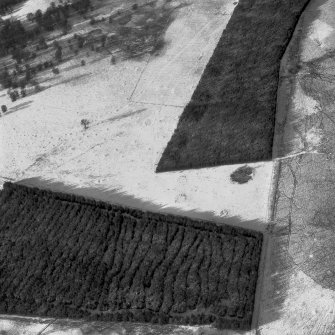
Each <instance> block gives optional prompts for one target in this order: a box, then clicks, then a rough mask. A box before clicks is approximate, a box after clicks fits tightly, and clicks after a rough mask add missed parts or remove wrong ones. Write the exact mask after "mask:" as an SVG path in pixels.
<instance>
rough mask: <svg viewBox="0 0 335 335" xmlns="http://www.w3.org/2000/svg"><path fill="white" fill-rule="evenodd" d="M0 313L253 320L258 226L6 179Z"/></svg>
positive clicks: (0, 205) (232, 323) (1, 207)
mask: <svg viewBox="0 0 335 335" xmlns="http://www.w3.org/2000/svg"><path fill="white" fill-rule="evenodd" d="M0 240H1V244H0V313H11V314H13V313H15V314H21V315H37V316H53V317H71V318H81V317H84V318H88V319H95V320H115V321H140V322H160V323H180V324H204V323H215V324H216V325H217V326H219V327H229V328H237V329H246V328H250V326H251V319H252V312H253V305H254V297H255V290H256V282H257V274H258V266H259V260H260V253H261V245H262V234H261V233H258V232H253V231H249V230H245V229H241V228H234V227H230V226H227V225H223V226H217V225H215V224H214V223H210V222H206V221H194V220H191V219H189V218H186V217H179V216H173V215H163V214H158V213H151V212H143V211H140V210H136V209H130V208H125V207H121V206H114V205H111V204H107V203H103V202H97V201H95V200H89V199H85V198H82V197H78V196H74V195H66V194H61V193H54V192H51V191H46V190H39V189H37V188H29V187H26V186H22V185H17V184H12V183H5V184H4V189H3V190H2V191H1V193H0Z"/></svg>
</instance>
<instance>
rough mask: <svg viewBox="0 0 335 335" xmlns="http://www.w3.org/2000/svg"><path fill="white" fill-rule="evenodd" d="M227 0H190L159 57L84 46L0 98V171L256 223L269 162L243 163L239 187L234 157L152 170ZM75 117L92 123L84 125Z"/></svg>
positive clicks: (217, 31) (262, 210)
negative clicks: (36, 85) (27, 88)
mask: <svg viewBox="0 0 335 335" xmlns="http://www.w3.org/2000/svg"><path fill="white" fill-rule="evenodd" d="M233 2H234V1H233V0H231V1H225V2H222V1H216V2H215V1H207V2H206V1H200V0H196V1H195V0H194V1H189V2H188V6H185V7H183V8H181V9H179V10H178V11H177V12H176V14H175V18H174V20H173V21H172V22H171V23H170V24H169V26H168V28H167V30H166V33H165V35H164V39H165V42H166V48H165V49H164V50H163V52H162V53H161V54H160V55H158V56H149V55H147V56H146V57H144V59H139V60H136V59H126V60H119V61H117V63H116V64H115V65H114V66H111V64H110V59H109V58H105V57H101V58H100V56H99V54H96V53H92V52H90V55H89V56H86V55H85V56H84V55H83V57H84V59H85V60H86V66H85V67H82V66H80V61H79V60H76V59H73V60H71V61H69V62H66V63H63V64H61V65H60V66H59V69H60V74H59V75H57V76H55V75H54V74H53V73H52V72H51V71H50V73H48V72H46V73H45V74H44V75H43V81H42V82H41V87H42V89H43V90H42V91H41V92H40V93H38V94H33V95H29V96H27V97H25V98H21V99H20V100H17V101H16V102H14V103H13V102H11V101H10V100H9V99H8V97H7V96H5V95H3V96H2V97H0V102H1V104H2V103H4V104H6V105H7V106H8V112H7V113H6V115H5V116H4V117H2V118H0V142H1V143H2V145H1V148H2V150H0V176H3V177H9V178H12V179H14V180H22V179H29V178H35V177H39V178H40V179H43V180H45V181H51V182H52V181H53V182H61V183H63V184H65V185H69V186H70V187H71V188H72V192H76V188H86V189H91V188H94V189H99V190H101V191H106V192H107V191H115V192H117V193H118V194H119V195H120V199H121V198H122V197H121V195H127V196H131V197H135V198H136V199H139V200H142V201H146V202H150V203H151V204H152V205H153V206H159V207H160V208H161V209H166V210H167V211H168V210H169V211H170V212H171V211H172V212H174V211H175V210H176V209H177V210H181V211H187V212H188V213H191V214H192V213H195V214H194V215H199V216H200V217H201V218H202V219H211V220H215V221H218V222H222V221H223V220H227V219H228V220H229V222H234V223H237V224H243V225H244V226H245V227H248V226H250V227H254V226H255V225H262V224H261V222H262V221H265V220H266V217H267V202H268V197H269V190H270V180H271V177H272V174H271V173H272V162H265V163H264V162H259V163H254V164H250V166H252V167H253V168H254V173H253V176H252V180H250V181H249V182H248V183H246V184H243V185H239V184H234V183H232V182H231V181H230V174H231V173H233V172H234V170H236V169H237V168H238V167H239V165H237V166H226V167H217V168H212V169H202V170H201V171H200V170H199V171H195V170H194V171H183V172H178V173H169V174H165V175H157V174H155V169H156V165H157V162H158V160H159V158H160V156H161V154H162V151H163V150H164V147H165V145H166V143H167V141H168V139H169V138H170V137H171V134H172V132H173V130H174V129H175V127H176V125H177V121H178V117H179V116H180V115H181V113H182V110H183V106H184V105H185V104H186V103H187V101H189V99H190V97H191V95H192V92H193V90H194V88H195V87H196V84H197V82H198V80H199V78H200V76H201V73H202V70H203V69H204V67H205V66H206V64H207V62H208V60H209V58H210V56H211V53H212V51H213V49H214V47H215V45H216V43H217V41H218V39H219V37H220V35H221V33H222V30H223V29H224V27H225V25H226V23H227V22H228V20H229V16H230V14H231V13H232V10H233V9H234V5H233ZM200 46H205V47H201V48H200ZM150 83H152V85H149V84H150ZM4 93H5V92H3V94H4ZM82 119H88V120H89V122H90V125H89V127H88V129H87V130H86V131H84V130H83V127H82V126H81V124H80V121H81V120H82ZM97 162H103V163H101V164H99V163H98V164H97ZM105 200H108V199H105ZM113 202H114V203H115V202H117V203H118V202H119V201H118V200H117V199H114V200H113ZM181 214H182V213H181ZM241 219H243V220H245V222H244V223H242V222H241Z"/></svg>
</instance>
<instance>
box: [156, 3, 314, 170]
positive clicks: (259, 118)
mask: <svg viewBox="0 0 335 335" xmlns="http://www.w3.org/2000/svg"><path fill="white" fill-rule="evenodd" d="M308 2H309V0H296V1H291V0H282V1H264V0H243V1H242V0H241V1H239V3H238V5H237V6H236V8H235V10H234V12H233V15H232V17H231V19H230V21H229V23H228V25H227V27H226V29H225V30H224V31H223V33H222V36H221V38H220V41H219V43H218V45H217V46H216V48H215V50H214V53H213V55H212V57H211V59H210V61H209V63H208V64H207V67H206V69H205V71H204V73H203V75H202V77H201V79H200V82H199V84H198V86H197V88H196V90H195V92H194V93H193V96H192V98H191V101H190V102H189V104H188V105H187V106H186V108H185V109H184V112H183V114H182V115H181V117H180V120H179V123H178V126H177V129H176V130H175V133H174V134H173V136H172V138H171V140H170V141H169V143H168V145H167V147H166V149H165V151H164V153H163V155H162V157H161V159H160V161H159V163H158V166H157V172H163V171H173V170H180V169H191V168H201V167H209V166H217V165H222V164H234V163H244V162H255V161H260V160H268V159H271V157H272V142H273V136H274V124H275V112H276V98H277V86H278V79H279V68H280V60H281V58H282V56H283V54H284V52H285V49H286V47H287V45H288V43H289V41H290V39H291V36H292V34H293V31H294V28H295V26H296V24H297V22H298V19H299V17H300V15H301V13H302V11H303V10H304V8H305V6H306V5H307V4H308ZM180 136H184V137H185V138H186V141H185V140H184V139H183V140H182V141H181V140H180Z"/></svg>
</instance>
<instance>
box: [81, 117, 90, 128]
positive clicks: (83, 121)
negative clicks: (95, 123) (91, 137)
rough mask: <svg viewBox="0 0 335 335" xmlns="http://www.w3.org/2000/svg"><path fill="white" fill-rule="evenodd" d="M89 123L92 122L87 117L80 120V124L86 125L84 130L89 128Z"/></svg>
mask: <svg viewBox="0 0 335 335" xmlns="http://www.w3.org/2000/svg"><path fill="white" fill-rule="evenodd" d="M89 123H90V122H89V121H88V120H87V119H82V120H81V121H80V124H81V125H82V126H83V127H84V130H86V129H87V128H88V125H89Z"/></svg>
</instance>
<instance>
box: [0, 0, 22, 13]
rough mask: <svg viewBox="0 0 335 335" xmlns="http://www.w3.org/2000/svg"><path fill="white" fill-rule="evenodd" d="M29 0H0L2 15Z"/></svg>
mask: <svg viewBox="0 0 335 335" xmlns="http://www.w3.org/2000/svg"><path fill="white" fill-rule="evenodd" d="M25 1H27V0H0V15H6V14H9V13H11V12H12V11H13V9H14V7H15V6H16V5H18V4H21V3H23V2H25Z"/></svg>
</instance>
